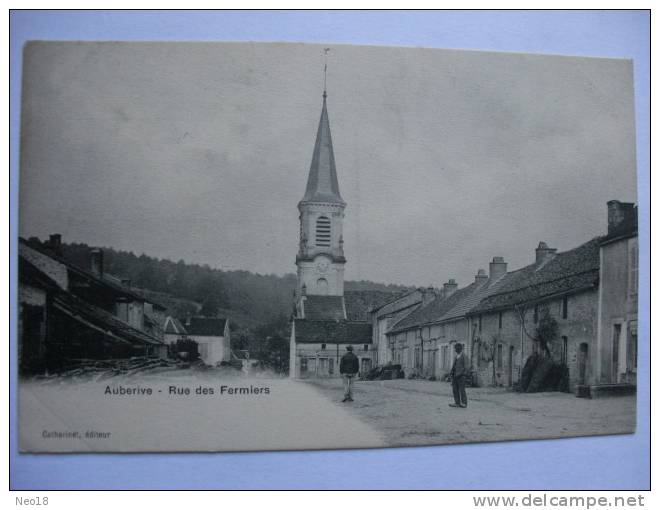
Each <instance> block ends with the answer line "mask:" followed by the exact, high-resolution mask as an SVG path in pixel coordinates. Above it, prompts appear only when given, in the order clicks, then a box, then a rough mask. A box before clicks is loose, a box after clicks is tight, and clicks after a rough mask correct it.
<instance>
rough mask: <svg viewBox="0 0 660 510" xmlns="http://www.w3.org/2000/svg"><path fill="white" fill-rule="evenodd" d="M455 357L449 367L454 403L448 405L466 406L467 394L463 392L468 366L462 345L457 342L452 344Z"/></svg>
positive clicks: (468, 370)
mask: <svg viewBox="0 0 660 510" xmlns="http://www.w3.org/2000/svg"><path fill="white" fill-rule="evenodd" d="M454 350H455V351H456V357H455V358H454V365H453V366H452V367H451V388H452V390H453V393H454V403H453V404H449V406H450V407H467V394H466V393H465V379H466V378H467V376H468V374H469V372H470V367H469V362H468V360H467V358H466V357H465V353H464V352H463V346H462V345H461V344H459V343H457V344H455V345H454Z"/></svg>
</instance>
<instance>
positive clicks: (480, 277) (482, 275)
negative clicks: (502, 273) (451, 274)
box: [474, 269, 488, 285]
mask: <svg viewBox="0 0 660 510" xmlns="http://www.w3.org/2000/svg"><path fill="white" fill-rule="evenodd" d="M487 280H488V275H487V274H486V270H485V269H479V271H477V274H476V275H475V276H474V283H476V284H477V285H481V284H483V283H486V281H487Z"/></svg>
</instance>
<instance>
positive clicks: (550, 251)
mask: <svg viewBox="0 0 660 510" xmlns="http://www.w3.org/2000/svg"><path fill="white" fill-rule="evenodd" d="M556 253H557V248H549V247H548V245H547V244H546V243H545V242H543V241H541V242H540V243H539V246H538V248H536V263H537V264H540V263H541V262H545V261H546V260H549V259H550V258H552V257H554V256H555V254H556Z"/></svg>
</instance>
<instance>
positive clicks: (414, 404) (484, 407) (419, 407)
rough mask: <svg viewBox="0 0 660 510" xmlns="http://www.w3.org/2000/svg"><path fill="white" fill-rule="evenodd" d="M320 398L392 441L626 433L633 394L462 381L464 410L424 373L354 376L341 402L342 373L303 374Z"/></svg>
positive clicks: (440, 441) (445, 387)
mask: <svg viewBox="0 0 660 510" xmlns="http://www.w3.org/2000/svg"><path fill="white" fill-rule="evenodd" d="M303 384H309V385H312V386H314V387H316V388H318V389H319V390H320V391H321V392H322V393H323V394H324V395H325V396H326V397H328V398H329V399H330V400H332V401H333V402H335V403H338V404H339V405H342V406H344V407H345V408H346V409H349V410H350V411H351V413H352V414H353V415H354V416H357V417H358V418H359V419H360V420H362V421H363V422H364V423H366V424H367V425H370V426H371V427H373V428H375V429H377V430H378V431H380V432H381V433H382V434H383V435H384V437H385V439H386V442H387V444H389V445H390V446H408V445H428V444H447V443H465V442H481V441H502V440H515V439H532V438H534V439H540V438H555V437H567V436H585V435H605V434H622V433H632V432H634V430H635V413H636V401H635V396H624V397H603V398H599V399H594V400H590V399H581V398H576V397H575V396H574V395H572V394H566V393H554V392H553V393H535V394H520V393H514V392H512V391H510V390H507V389H504V388H468V389H467V392H468V400H469V405H468V407H467V408H466V409H456V408H452V407H449V406H448V404H449V403H450V402H453V399H452V397H451V384H450V383H447V382H440V381H426V380H404V379H399V380H393V381H358V382H357V383H356V384H355V386H354V399H355V402H353V403H346V404H342V403H341V400H342V397H343V395H342V383H341V380H340V379H320V380H314V381H311V380H308V381H305V382H304V383H303Z"/></svg>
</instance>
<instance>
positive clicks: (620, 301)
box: [593, 200, 639, 385]
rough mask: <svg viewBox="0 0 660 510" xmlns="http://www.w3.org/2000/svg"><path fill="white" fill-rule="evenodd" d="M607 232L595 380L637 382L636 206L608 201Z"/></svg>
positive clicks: (603, 245)
mask: <svg viewBox="0 0 660 510" xmlns="http://www.w3.org/2000/svg"><path fill="white" fill-rule="evenodd" d="M607 206H608V225H607V235H606V236H605V237H603V239H602V240H601V242H600V275H599V276H600V288H599V295H598V300H599V303H600V306H599V310H598V337H597V342H596V345H595V367H594V372H595V374H596V376H595V377H594V378H593V379H594V382H595V383H597V384H608V383H610V384H630V385H635V384H636V382H637V299H638V286H639V277H638V274H639V273H638V264H639V247H638V239H637V207H636V206H635V204H631V203H622V202H619V201H617V200H612V201H610V202H608V204H607Z"/></svg>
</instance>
